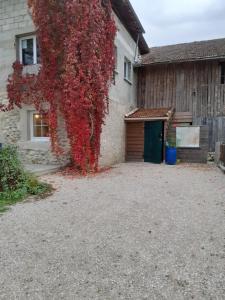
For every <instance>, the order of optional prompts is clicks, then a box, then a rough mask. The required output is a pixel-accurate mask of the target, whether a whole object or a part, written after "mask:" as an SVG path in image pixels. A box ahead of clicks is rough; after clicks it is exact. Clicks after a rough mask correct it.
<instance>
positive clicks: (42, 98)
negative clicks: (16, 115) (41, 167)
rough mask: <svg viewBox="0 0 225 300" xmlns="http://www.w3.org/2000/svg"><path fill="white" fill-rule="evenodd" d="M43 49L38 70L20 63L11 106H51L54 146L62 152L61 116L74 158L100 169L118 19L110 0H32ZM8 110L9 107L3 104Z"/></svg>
mask: <svg viewBox="0 0 225 300" xmlns="http://www.w3.org/2000/svg"><path fill="white" fill-rule="evenodd" d="M28 5H29V8H30V11H31V15H32V18H33V22H34V24H35V26H36V28H37V38H38V42H39V45H40V51H41V67H40V70H39V72H38V74H37V75H28V74H23V67H22V66H21V64H20V63H18V62H15V63H14V65H13V68H14V72H13V74H12V76H10V78H9V82H8V97H9V106H8V109H12V108H13V107H14V106H15V105H16V106H17V107H21V105H22V103H33V104H34V105H35V107H36V109H37V110H38V111H40V112H43V111H44V104H45V103H46V102H47V103H48V106H49V110H48V113H49V120H50V121H49V123H50V124H49V127H50V136H51V142H52V149H53V151H55V152H57V153H59V152H60V147H59V142H58V134H57V132H58V122H59V115H61V116H62V117H63V118H64V120H65V125H66V131H67V136H68V139H69V142H70V148H71V158H72V161H73V162H74V164H75V165H76V166H77V167H78V168H80V169H81V171H82V172H83V173H86V172H89V171H95V170H97V167H98V159H99V153H100V135H101V131H102V125H103V123H104V118H105V115H106V113H107V110H108V100H107V99H108V98H107V97H108V92H109V86H110V83H111V78H112V74H113V69H114V39H115V34H116V26H115V21H114V18H113V15H112V8H111V2H110V0H82V1H79V0H64V1H62V0H28ZM1 109H2V110H4V108H3V107H2V108H1Z"/></svg>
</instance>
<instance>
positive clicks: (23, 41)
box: [19, 35, 40, 66]
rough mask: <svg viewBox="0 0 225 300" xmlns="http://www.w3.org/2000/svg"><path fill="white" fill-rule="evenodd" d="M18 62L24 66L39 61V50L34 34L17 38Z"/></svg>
mask: <svg viewBox="0 0 225 300" xmlns="http://www.w3.org/2000/svg"><path fill="white" fill-rule="evenodd" d="M19 52H20V62H21V63H22V64H23V65H24V66H28V65H36V64H38V63H40V51H39V47H38V43H37V38H36V36H35V35H33V36H26V37H22V38H20V39H19Z"/></svg>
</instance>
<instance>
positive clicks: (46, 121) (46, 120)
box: [41, 114, 49, 126]
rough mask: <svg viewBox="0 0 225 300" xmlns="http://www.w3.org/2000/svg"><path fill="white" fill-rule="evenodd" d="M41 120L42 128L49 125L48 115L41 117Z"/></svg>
mask: <svg viewBox="0 0 225 300" xmlns="http://www.w3.org/2000/svg"><path fill="white" fill-rule="evenodd" d="M41 120H42V125H43V126H48V125H49V120H48V115H47V114H44V115H41Z"/></svg>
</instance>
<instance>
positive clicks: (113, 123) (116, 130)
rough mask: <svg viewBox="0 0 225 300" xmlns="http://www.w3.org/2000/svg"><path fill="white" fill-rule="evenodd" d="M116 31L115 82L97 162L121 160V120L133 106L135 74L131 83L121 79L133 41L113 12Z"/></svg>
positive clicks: (132, 57) (122, 123)
mask: <svg viewBox="0 0 225 300" xmlns="http://www.w3.org/2000/svg"><path fill="white" fill-rule="evenodd" d="M115 20H116V25H117V29H118V31H117V35H116V39H115V45H116V46H117V55H118V61H117V71H118V73H117V74H116V84H115V85H113V84H112V86H111V89H110V93H109V99H110V105H109V115H108V116H107V118H106V123H105V126H104V127H103V132H102V139H101V158H100V164H101V165H111V164H114V163H117V162H123V161H124V160H125V123H124V115H125V114H126V113H128V112H129V111H130V110H132V109H133V108H135V107H136V95H137V92H136V88H137V76H136V74H135V73H134V72H133V74H132V83H131V84H130V83H128V82H127V81H125V80H124V58H125V57H126V58H128V59H129V60H130V61H131V62H132V63H134V59H135V50H136V42H135V41H134V40H133V39H132V37H131V36H130V34H129V33H128V32H127V30H126V29H125V27H124V26H123V24H122V23H121V21H120V20H119V19H118V18H117V16H116V15H115Z"/></svg>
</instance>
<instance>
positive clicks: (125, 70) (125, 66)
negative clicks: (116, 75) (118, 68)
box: [124, 61, 127, 78]
mask: <svg viewBox="0 0 225 300" xmlns="http://www.w3.org/2000/svg"><path fill="white" fill-rule="evenodd" d="M124 78H127V63H126V61H125V62H124Z"/></svg>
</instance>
